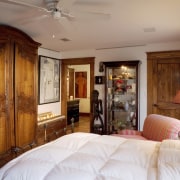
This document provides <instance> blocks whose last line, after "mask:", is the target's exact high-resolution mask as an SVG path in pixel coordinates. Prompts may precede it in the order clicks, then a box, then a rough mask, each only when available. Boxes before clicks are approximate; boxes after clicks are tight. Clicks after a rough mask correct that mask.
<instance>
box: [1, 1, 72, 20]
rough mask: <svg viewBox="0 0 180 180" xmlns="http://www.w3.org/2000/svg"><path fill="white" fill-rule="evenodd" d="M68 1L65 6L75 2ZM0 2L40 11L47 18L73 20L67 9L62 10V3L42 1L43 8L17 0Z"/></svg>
mask: <svg viewBox="0 0 180 180" xmlns="http://www.w3.org/2000/svg"><path fill="white" fill-rule="evenodd" d="M68 1H69V3H66V5H68V6H70V3H71V4H73V2H74V1H75V0H68ZM0 2H3V3H7V4H14V5H19V6H25V7H29V8H33V9H38V10H40V11H42V12H43V13H46V15H48V16H49V15H52V17H53V18H54V19H60V18H62V17H66V18H67V19H69V20H73V19H74V18H75V17H74V16H73V15H72V14H70V12H69V11H68V10H67V9H63V8H62V7H61V2H63V1H57V0H44V4H45V7H41V6H37V5H34V4H31V3H27V2H24V1H19V0H0Z"/></svg>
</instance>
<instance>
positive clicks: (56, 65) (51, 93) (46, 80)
mask: <svg viewBox="0 0 180 180" xmlns="http://www.w3.org/2000/svg"><path fill="white" fill-rule="evenodd" d="M38 89H39V90H38V96H39V104H47V103H54V102H58V101H60V60H59V59H55V58H51V57H47V56H42V55H40V56H39V88H38Z"/></svg>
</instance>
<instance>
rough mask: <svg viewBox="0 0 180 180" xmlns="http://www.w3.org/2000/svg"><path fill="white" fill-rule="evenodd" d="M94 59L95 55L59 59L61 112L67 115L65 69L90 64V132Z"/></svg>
mask: <svg viewBox="0 0 180 180" xmlns="http://www.w3.org/2000/svg"><path fill="white" fill-rule="evenodd" d="M94 60H95V57H84V58H70V59H61V114H64V115H65V116H66V117H67V100H68V97H67V72H68V71H67V70H68V66H69V65H85V64H89V65H90V114H89V116H90V132H92V124H93V115H92V106H91V102H92V91H93V90H94Z"/></svg>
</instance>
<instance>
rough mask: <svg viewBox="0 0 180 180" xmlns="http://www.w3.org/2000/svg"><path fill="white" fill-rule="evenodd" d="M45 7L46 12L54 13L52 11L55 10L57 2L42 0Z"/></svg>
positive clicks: (54, 0)
mask: <svg viewBox="0 0 180 180" xmlns="http://www.w3.org/2000/svg"><path fill="white" fill-rule="evenodd" d="M44 2H45V4H46V7H47V9H48V11H54V9H56V6H57V3H58V2H59V1H56V0H44Z"/></svg>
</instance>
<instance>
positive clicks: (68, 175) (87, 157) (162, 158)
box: [0, 132, 180, 180]
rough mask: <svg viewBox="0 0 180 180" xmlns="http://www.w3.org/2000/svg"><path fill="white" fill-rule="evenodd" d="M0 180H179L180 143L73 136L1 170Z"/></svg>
mask: <svg viewBox="0 0 180 180" xmlns="http://www.w3.org/2000/svg"><path fill="white" fill-rule="evenodd" d="M0 179H1V180H57V179H58V180H60V179H62V180H63V179H65V180H117V179H121V180H179V179H180V141H179V140H164V141H162V142H155V141H147V140H135V139H125V138H121V137H115V136H108V135H97V134H91V133H80V132H78V133H72V134H68V135H65V136H62V137H60V138H58V139H56V140H55V141H52V142H50V143H47V144H45V145H42V146H39V147H37V148H34V149H32V150H30V151H28V152H26V153H24V154H22V155H21V156H19V157H17V158H16V159H14V160H12V161H10V162H9V163H8V164H6V165H5V166H3V167H2V168H1V169H0Z"/></svg>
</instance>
